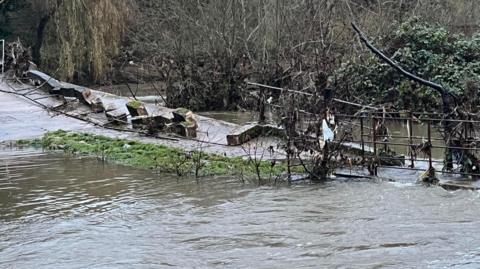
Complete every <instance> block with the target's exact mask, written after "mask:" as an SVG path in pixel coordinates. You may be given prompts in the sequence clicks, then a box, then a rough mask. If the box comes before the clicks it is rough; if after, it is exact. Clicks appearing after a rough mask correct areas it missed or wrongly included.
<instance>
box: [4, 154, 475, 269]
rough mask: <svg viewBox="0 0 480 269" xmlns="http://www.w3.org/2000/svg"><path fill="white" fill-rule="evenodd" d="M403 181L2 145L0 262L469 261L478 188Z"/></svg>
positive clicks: (347, 264)
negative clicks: (243, 177)
mask: <svg viewBox="0 0 480 269" xmlns="http://www.w3.org/2000/svg"><path fill="white" fill-rule="evenodd" d="M405 175H408V174H405ZM415 180H416V178H409V177H408V176H406V177H404V178H403V180H402V181H401V182H400V183H398V182H397V183H395V182H385V181H347V180H341V179H339V180H338V181H335V182H329V183H325V184H316V185H312V184H307V183H299V184H295V185H293V186H290V187H287V186H282V187H278V186H277V187H274V186H268V187H255V186H248V185H243V184H241V183H240V182H239V180H238V179H235V178H230V179H220V178H205V179H203V180H202V182H201V183H199V184H197V183H196V182H195V181H194V180H190V179H177V178H176V177H173V176H169V175H157V174H155V173H152V172H151V171H146V170H138V169H133V168H130V167H123V166H117V165H113V164H105V163H102V162H99V161H97V160H93V159H79V158H72V157H68V156H65V155H63V154H56V153H53V154H52V153H42V152H39V151H35V150H25V149H24V150H18V149H4V150H2V151H1V152H0V268H171V267H177V268H446V267H448V268H450V267H452V268H479V267H480V233H478V229H479V227H480V214H479V212H480V195H479V193H478V192H471V191H456V192H448V191H445V190H443V189H441V188H436V187H432V188H426V187H422V186H419V185H416V184H414V182H415Z"/></svg>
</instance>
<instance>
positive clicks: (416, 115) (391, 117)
mask: <svg viewBox="0 0 480 269" xmlns="http://www.w3.org/2000/svg"><path fill="white" fill-rule="evenodd" d="M248 84H249V85H251V86H254V87H258V88H259V89H270V90H275V91H280V93H281V94H285V93H290V94H293V95H302V96H307V97H309V98H322V96H321V95H316V94H312V93H308V92H303V91H299V90H291V89H285V88H280V87H273V86H268V85H264V84H260V83H252V82H249V83H248ZM262 94H263V91H262ZM263 99H264V100H265V99H266V98H263ZM331 101H332V102H333V103H340V104H348V105H352V106H356V107H360V108H362V112H361V113H360V115H347V114H335V117H336V118H337V119H340V121H339V122H338V123H340V124H341V123H342V119H344V120H347V119H348V120H350V122H349V124H348V125H350V126H355V127H356V128H357V130H356V131H358V132H359V133H360V136H359V139H357V140H355V139H351V140H349V141H337V142H349V143H356V144H357V145H359V146H360V148H361V158H362V163H363V164H364V165H366V164H367V161H366V160H367V158H368V159H369V160H373V161H374V162H375V164H376V166H375V170H374V174H375V175H376V174H377V169H376V168H377V167H385V168H389V169H403V170H412V171H425V169H419V168H416V164H417V163H419V162H420V163H425V162H426V163H428V169H429V170H433V171H434V164H445V158H443V159H440V160H439V159H436V160H434V158H433V156H432V154H433V153H432V152H433V150H434V149H436V150H437V151H442V154H443V156H444V157H445V156H447V151H449V152H450V156H452V153H451V152H453V151H456V152H461V153H462V154H464V153H472V152H476V151H480V139H477V138H476V137H474V136H472V133H475V131H476V130H477V129H479V130H480V118H473V117H471V116H469V117H467V119H459V118H455V119H452V118H449V117H447V116H446V115H444V114H442V113H431V112H413V111H389V112H385V111H383V109H381V108H376V107H372V106H368V105H362V104H355V103H351V102H348V101H344V100H340V99H336V98H332V99H331ZM263 105H264V106H270V107H272V108H275V109H282V108H284V107H282V106H280V105H275V104H271V103H269V104H263ZM363 109H369V111H363ZM296 111H297V112H298V113H300V114H303V115H305V116H308V117H315V118H319V119H323V117H324V116H325V115H322V114H317V113H312V112H309V111H305V110H302V109H300V108H299V109H297V110H296ZM400 115H407V116H400ZM380 121H381V122H382V123H385V122H397V123H398V122H404V123H406V126H407V135H406V136H402V135H390V134H388V135H387V136H388V139H385V138H386V137H387V136H385V135H382V134H379V133H377V131H378V130H377V127H378V126H377V124H378V123H379V122H380ZM418 122H421V123H422V124H423V125H426V128H427V130H426V137H425V136H419V135H418V134H417V135H415V134H414V128H413V127H414V126H415V124H417V123H418ZM368 123H371V126H367V125H368ZM445 124H455V125H457V126H459V128H458V129H460V133H459V134H457V136H456V138H455V137H454V140H455V139H456V140H457V142H460V143H459V144H455V143H451V142H450V139H446V137H450V136H451V135H452V134H446V132H445V131H444V130H441V129H442V128H443V127H444V126H445ZM358 127H359V128H358ZM435 127H438V132H439V134H440V135H441V137H432V128H435ZM420 139H422V140H423V141H422V144H424V146H427V147H428V150H425V151H423V153H424V154H425V155H426V156H425V155H424V156H425V158H424V159H417V151H416V150H418V147H419V146H420V144H415V141H418V140H420ZM398 140H404V141H407V142H402V141H400V142H399V141H398ZM434 141H435V142H437V144H434V143H433V142H434ZM438 143H441V145H438ZM477 144H478V146H477ZM367 146H369V147H370V148H369V149H368V150H367ZM390 146H397V147H404V148H406V149H407V150H406V151H404V152H408V155H405V156H402V158H399V157H398V156H384V155H383V156H381V155H380V154H379V148H380V147H384V149H387V148H388V147H390ZM388 160H391V161H395V160H396V161H400V160H402V161H404V165H402V166H385V165H382V161H388ZM407 161H409V162H410V163H409V164H408V165H407V166H405V163H406V162H407ZM475 165H477V164H475ZM478 166H480V163H479V164H478ZM442 173H446V174H457V175H464V176H477V177H479V176H480V169H479V172H475V173H467V172H462V171H454V170H444V169H442Z"/></svg>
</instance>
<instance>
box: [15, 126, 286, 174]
mask: <svg viewBox="0 0 480 269" xmlns="http://www.w3.org/2000/svg"><path fill="white" fill-rule="evenodd" d="M17 144H19V145H35V146H39V147H42V148H44V149H46V150H62V151H64V152H66V153H68V154H73V155H76V156H91V157H95V158H98V159H100V160H102V161H111V162H114V163H117V164H123V165H129V166H133V167H139V168H147V169H154V170H156V171H158V172H162V173H174V174H176V175H178V176H195V177H205V176H225V175H228V176H234V175H235V176H256V177H258V176H260V177H261V179H262V180H269V179H274V178H279V177H281V176H282V175H283V174H284V173H285V172H286V165H285V164H283V163H281V162H275V161H267V160H266V159H261V158H258V157H257V158H256V157H255V156H254V155H253V156H250V155H248V154H247V155H248V156H247V157H246V158H242V157H226V156H221V155H218V154H212V153H207V152H204V151H203V148H202V145H201V144H199V145H198V147H197V148H196V149H195V150H191V151H187V150H183V149H178V148H173V147H168V146H165V145H158V144H152V143H142V142H138V141H132V140H127V139H118V138H117V139H115V138H110V137H106V136H101V135H92V134H87V133H77V132H67V131H63V130H60V131H55V132H49V133H47V134H45V135H44V136H43V138H42V139H35V140H19V141H17ZM265 157H266V156H265ZM257 166H258V170H257Z"/></svg>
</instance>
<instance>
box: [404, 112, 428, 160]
mask: <svg viewBox="0 0 480 269" xmlns="http://www.w3.org/2000/svg"><path fill="white" fill-rule="evenodd" d="M409 116H410V117H409V119H408V143H409V144H410V145H413V113H412V112H411V111H410V113H409ZM429 124H430V122H429ZM410 167H411V168H414V167H415V154H414V152H413V149H412V146H410Z"/></svg>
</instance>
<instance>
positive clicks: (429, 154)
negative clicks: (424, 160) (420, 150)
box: [427, 121, 433, 171]
mask: <svg viewBox="0 0 480 269" xmlns="http://www.w3.org/2000/svg"><path fill="white" fill-rule="evenodd" d="M427 136H428V145H429V147H430V150H429V151H428V170H429V171H433V164H432V148H433V147H432V128H431V122H430V121H428V127H427Z"/></svg>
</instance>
